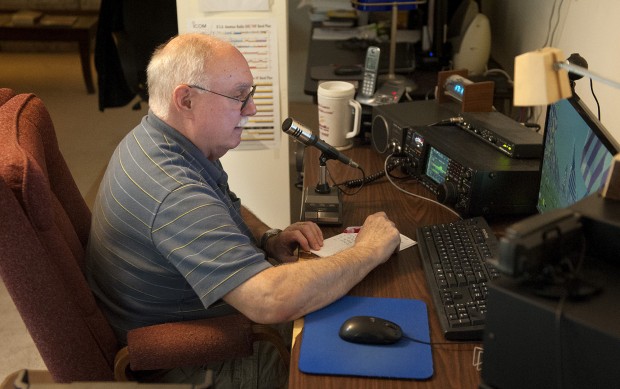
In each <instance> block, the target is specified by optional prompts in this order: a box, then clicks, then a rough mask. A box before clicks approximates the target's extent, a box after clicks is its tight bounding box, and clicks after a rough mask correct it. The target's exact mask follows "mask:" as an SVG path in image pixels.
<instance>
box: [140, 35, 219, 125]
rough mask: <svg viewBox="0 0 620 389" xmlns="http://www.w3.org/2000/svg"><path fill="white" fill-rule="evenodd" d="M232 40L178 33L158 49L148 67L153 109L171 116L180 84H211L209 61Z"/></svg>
mask: <svg viewBox="0 0 620 389" xmlns="http://www.w3.org/2000/svg"><path fill="white" fill-rule="evenodd" d="M222 45H228V43H226V42H224V41H221V40H219V39H217V38H215V37H213V36H209V35H206V34H198V33H194V34H183V35H178V36H176V37H174V38H172V39H171V40H169V41H168V42H166V43H164V44H162V45H161V46H159V47H158V48H157V49H155V51H154V53H153V56H152V57H151V61H150V62H149V65H148V67H147V69H146V74H147V84H148V91H149V108H150V109H151V110H152V111H153V113H155V115H157V116H158V117H160V118H161V119H163V120H166V119H167V118H168V113H169V112H168V110H169V106H170V101H171V99H172V93H173V91H174V89H175V88H176V87H177V86H178V85H180V84H197V85H203V86H205V85H206V86H207V87H208V85H209V74H208V71H207V70H208V64H209V62H210V60H211V59H212V58H213V57H214V56H215V52H216V51H217V49H218V48H219V47H222Z"/></svg>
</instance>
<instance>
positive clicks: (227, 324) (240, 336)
mask: <svg viewBox="0 0 620 389" xmlns="http://www.w3.org/2000/svg"><path fill="white" fill-rule="evenodd" d="M257 341H269V342H271V343H273V344H274V346H275V347H276V349H277V350H278V352H279V354H280V356H281V358H282V360H283V361H284V363H285V364H286V366H288V365H289V363H290V352H289V350H288V348H287V347H286V345H285V343H284V341H283V339H282V338H281V337H280V335H279V333H278V331H276V330H275V329H273V328H271V327H269V326H266V325H260V324H254V323H252V322H251V321H250V320H249V319H248V318H246V317H245V316H243V315H241V314H235V315H229V316H221V317H214V318H209V319H202V320H194V321H187V322H175V323H165V324H158V325H153V326H149V327H142V328H136V329H134V330H131V331H129V332H128V333H127V347H124V348H123V349H121V350H120V351H119V352H118V353H117V355H116V360H115V365H114V374H115V377H116V380H117V381H127V380H128V379H131V370H156V369H172V368H175V367H181V366H199V365H204V364H206V363H209V362H219V361H223V360H226V359H233V358H239V357H245V356H249V355H251V354H252V352H253V347H252V344H253V343H254V342H257Z"/></svg>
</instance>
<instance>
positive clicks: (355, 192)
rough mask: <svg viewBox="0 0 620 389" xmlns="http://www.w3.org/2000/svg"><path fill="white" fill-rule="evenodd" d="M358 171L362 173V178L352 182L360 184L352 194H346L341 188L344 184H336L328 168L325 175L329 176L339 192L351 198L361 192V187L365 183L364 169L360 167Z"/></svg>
mask: <svg viewBox="0 0 620 389" xmlns="http://www.w3.org/2000/svg"><path fill="white" fill-rule="evenodd" d="M358 169H359V170H360V171H361V172H362V178H360V179H357V180H354V181H360V182H361V184H360V185H359V186H358V187H357V190H355V191H353V192H347V191H346V190H344V189H343V188H342V187H343V186H346V185H344V183H340V184H336V183H335V180H334V179H333V178H332V174H331V172H330V171H329V168H327V175H328V176H329V178H331V179H332V181H333V182H334V186H335V187H337V188H338V189H340V191H341V192H342V193H343V194H345V195H347V196H353V195H354V194H357V193H359V191H360V190H362V187H363V186H364V183H365V182H366V173H365V172H364V169H362V168H361V167H358Z"/></svg>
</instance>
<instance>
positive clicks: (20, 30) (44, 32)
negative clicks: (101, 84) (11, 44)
mask: <svg viewBox="0 0 620 389" xmlns="http://www.w3.org/2000/svg"><path fill="white" fill-rule="evenodd" d="M3 16H7V17H8V19H7V18H3V19H2V20H5V22H4V23H0V40H4V41H10V40H13V41H64V42H77V43H78V47H79V51H80V62H81V64H82V75H83V76H84V82H85V84H86V90H87V91H88V93H89V94H92V93H95V85H94V84H93V76H92V71H91V66H90V51H91V50H90V47H91V46H90V44H91V42H92V40H93V39H94V38H95V33H96V32H97V21H98V17H97V16H87V15H77V16H76V17H77V19H76V21H75V23H73V25H71V26H44V25H40V24H35V25H32V26H14V25H12V24H11V23H10V21H8V22H7V20H9V19H10V17H9V16H8V15H7V14H3ZM56 16H58V15H56Z"/></svg>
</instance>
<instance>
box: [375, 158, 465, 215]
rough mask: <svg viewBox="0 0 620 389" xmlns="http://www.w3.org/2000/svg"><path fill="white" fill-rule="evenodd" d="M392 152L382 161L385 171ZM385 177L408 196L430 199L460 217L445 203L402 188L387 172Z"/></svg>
mask: <svg viewBox="0 0 620 389" xmlns="http://www.w3.org/2000/svg"><path fill="white" fill-rule="evenodd" d="M393 155H394V154H390V155H388V156H387V157H386V158H385V161H384V163H383V166H384V169H385V170H386V171H387V168H388V161H389V160H390V159H391V158H392V157H393ZM386 177H387V179H388V180H389V181H390V183H391V184H392V185H393V186H394V187H395V188H396V189H398V190H399V191H401V192H403V193H405V194H408V195H409V196H413V197H417V198H419V199H422V200H426V201H430V202H431V203H433V204H436V205H439V206H440V207H443V208H445V209H446V210H448V211H449V212H450V213H452V214H454V215H456V216H457V217H458V218H459V219H462V217H461V215H459V214H458V212H456V211H455V210H453V209H452V208H450V207H448V206H447V205H445V204H442V203H440V202H439V201H435V200H433V199H429V198H428V197H424V196H420V195H419V194H415V193H411V192H409V191H407V190H405V189H403V188H401V187H400V186H398V185H396V183H395V182H394V181H393V180H392V178H391V177H390V175H389V174H386Z"/></svg>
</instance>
